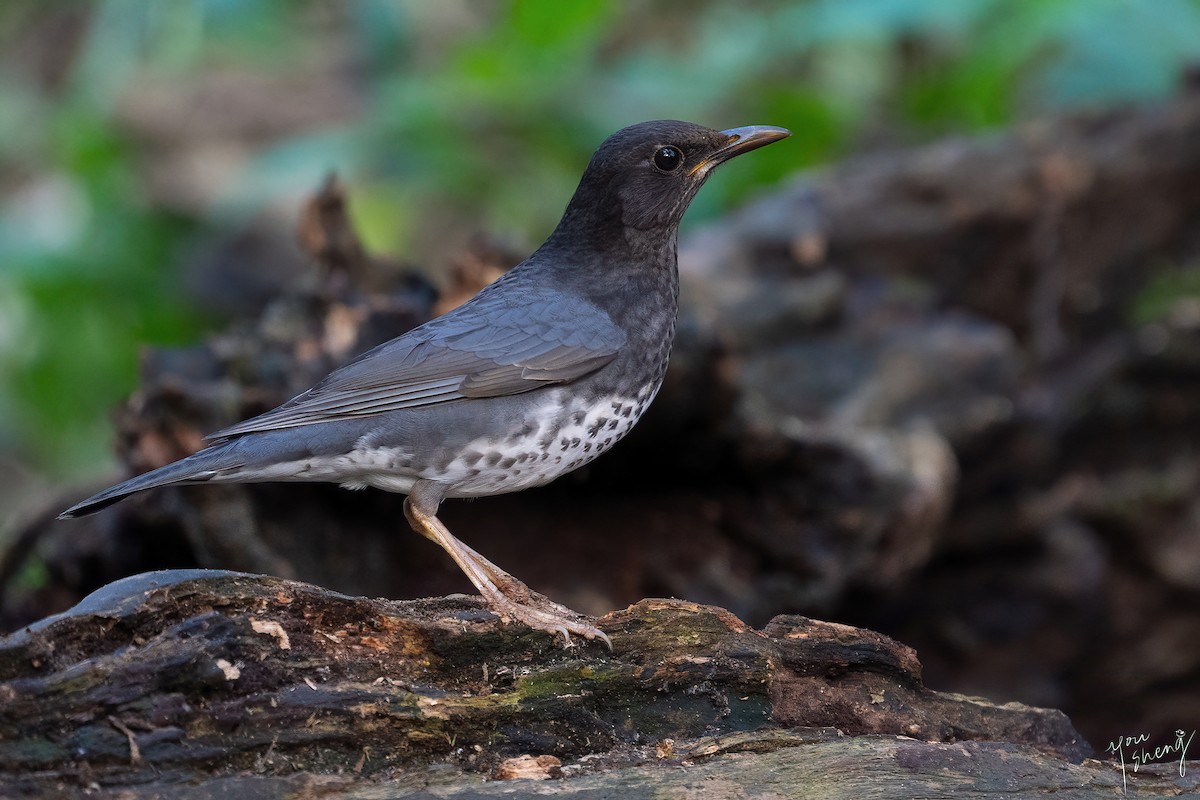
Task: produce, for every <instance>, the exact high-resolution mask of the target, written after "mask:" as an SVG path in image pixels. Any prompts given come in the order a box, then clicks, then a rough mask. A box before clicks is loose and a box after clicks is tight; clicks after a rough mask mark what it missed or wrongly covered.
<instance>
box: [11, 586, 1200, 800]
mask: <svg viewBox="0 0 1200 800" xmlns="http://www.w3.org/2000/svg"><path fill="white" fill-rule="evenodd" d="M601 625H602V627H603V628H604V629H605V630H606V632H608V633H609V634H610V635H611V636H612V638H613V642H614V644H615V652H614V653H608V652H607V651H606V650H605V649H604V648H603V647H601V646H598V645H594V644H591V645H584V646H579V647H572V648H566V649H564V648H562V647H561V646H560V645H559V644H558V643H557V642H555V641H554V640H552V639H551V638H550V637H549V636H547V635H545V634H539V633H533V632H531V631H529V630H528V629H525V628H523V627H521V626H512V625H504V624H501V623H500V622H499V621H498V620H497V619H496V618H495V617H494V615H492V614H491V613H490V612H488V611H486V610H485V609H483V608H482V607H481V605H480V603H479V602H478V601H477V600H476V599H475V598H468V597H462V596H455V597H448V598H440V599H432V600H415V601H390V600H370V599H364V598H353V597H347V596H344V595H339V594H335V593H332V592H328V591H325V590H322V589H319V588H317V587H314V586H311V585H308V584H303V583H297V582H294V581H287V580H282V579H278V578H268V577H263V576H253V575H246V574H240V573H231V572H220V571H203V570H185V571H173V572H159V573H151V574H146V575H139V576H135V577H132V578H128V579H125V580H123V581H120V582H118V583H115V584H112V585H110V586H108V587H106V588H104V589H103V590H101V591H100V592H97V593H95V594H93V595H92V596H90V597H89V598H87V599H86V600H85V601H84V602H83V603H81V604H80V605H79V606H77V607H76V608H74V609H72V610H71V611H69V612H67V613H65V614H62V615H59V616H56V617H51V618H48V619H46V620H43V621H41V622H38V623H36V624H35V625H32V626H30V627H28V628H26V629H23V630H21V631H18V632H16V633H14V634H12V635H10V636H8V637H6V638H4V639H3V640H0V698H3V704H2V706H0V780H3V781H4V782H5V783H6V785H7V786H8V789H9V791H10V792H13V793H26V794H32V793H35V792H37V791H39V790H41V791H47V790H49V789H51V788H56V789H57V788H58V787H61V788H62V789H63V790H64V791H66V790H68V789H74V790H82V789H85V788H86V787H87V786H89V785H92V784H97V785H99V786H101V787H116V786H126V787H128V788H129V793H126V794H122V795H121V796H124V797H158V796H168V795H173V794H174V792H175V791H176V790H175V789H164V788H163V785H164V784H170V783H172V782H179V781H186V782H193V783H194V782H197V781H200V782H201V786H202V787H203V788H200V789H193V790H192V791H193V792H195V793H196V794H195V796H217V795H218V794H219V793H222V792H227V791H229V790H230V787H232V786H236V785H239V783H240V784H242V785H245V786H251V785H258V786H259V787H260V789H261V790H262V791H266V790H265V789H263V788H261V787H273V788H271V790H270V791H271V792H272V793H275V792H279V793H283V796H287V792H295V793H302V792H303V791H309V790H310V789H312V790H314V791H317V789H316V787H324V788H323V789H319V791H327V790H328V791H332V790H333V789H339V790H340V789H342V788H345V787H346V781H345V780H334V781H330V780H328V779H325V778H316V777H312V778H309V779H307V781H306V782H303V783H300V782H298V779H297V778H296V777H294V776H292V777H286V778H285V777H283V776H286V775H288V774H289V773H295V772H302V773H311V774H313V775H333V774H339V773H340V774H343V775H354V776H359V777H360V778H362V779H371V782H374V783H377V784H378V785H380V786H391V787H392V788H393V789H395V790H396V791H400V790H401V789H403V788H408V789H415V788H416V787H419V786H421V785H422V784H423V783H435V784H438V785H440V786H441V787H442V790H443V791H444V792H445V793H446V794H447V795H448V796H473V793H480V794H481V796H487V795H488V794H489V791H488V788H487V787H486V786H480V785H478V783H479V781H480V780H482V779H484V778H492V779H499V780H509V779H511V780H515V779H522V778H523V779H529V778H539V779H547V778H563V777H571V778H575V777H578V776H587V775H593V776H596V778H595V781H594V782H592V783H590V784H589V783H586V782H585V783H582V784H580V783H577V782H576V781H575V780H571V781H569V782H567V783H565V784H563V785H562V791H564V792H566V793H568V794H571V793H579V792H585V793H589V792H588V791H587V790H585V788H584V787H585V786H589V785H591V786H593V787H595V790H596V791H599V792H601V794H599V795H597V796H610V794H612V793H615V792H617V791H622V792H626V791H629V790H631V789H633V788H635V787H638V786H639V785H641V789H639V791H646V790H648V789H650V788H651V787H654V786H671V785H674V784H677V783H678V777H680V775H674V776H673V775H672V772H673V770H670V769H665V768H664V767H667V766H673V765H687V766H688V767H689V769H688V770H685V771H684V772H683V773H681V774H687V773H690V772H692V771H695V769H696V765H700V767H699V774H697V775H688V780H689V781H691V782H694V781H697V780H699V781H702V782H705V783H706V782H707V781H708V780H710V779H716V780H717V784H716V785H715V786H714V787H713V788H714V791H718V792H721V791H723V792H725V793H726V796H728V795H729V793H730V792H732V791H734V789H735V788H736V787H743V788H745V789H748V790H752V791H756V792H758V791H763V790H765V788H766V786H767V785H768V784H774V785H777V786H778V787H779V790H781V791H786V792H788V793H789V794H790V793H791V791H792V790H794V789H796V788H800V787H805V788H804V791H805V792H813V791H816V789H817V787H819V786H834V785H840V784H841V785H842V788H841V789H840V790H839V791H840V792H841V794H837V795H835V796H852V795H851V794H850V792H849V789H848V787H847V786H845V785H844V777H845V774H848V773H861V771H862V770H863V769H864V768H865V767H867V766H868V765H869V764H871V763H872V762H876V761H878V762H880V763H885V764H886V765H887V766H886V770H887V771H888V772H889V774H892V775H903V776H904V780H905V781H906V782H907V784H908V785H910V786H912V787H914V789H915V787H918V786H921V785H926V784H928V785H931V786H932V785H936V784H944V785H955V784H956V783H957V784H958V785H965V784H966V782H967V781H968V780H969V781H971V782H972V784H973V786H974V787H975V789H974V791H975V792H976V793H977V794H978V795H979V796H989V795H990V794H993V793H995V792H998V791H1000V790H1001V789H1004V790H1005V791H1011V790H1012V789H1013V788H1015V787H1018V786H1019V787H1022V789H1028V790H1029V791H1046V792H1049V791H1062V790H1070V789H1075V790H1079V791H1083V790H1084V789H1086V788H1089V787H1091V788H1098V787H1109V788H1111V787H1112V786H1113V785H1114V781H1115V780H1116V779H1117V778H1115V777H1114V769H1113V767H1112V765H1108V764H1105V765H1101V764H1098V763H1095V762H1088V763H1084V764H1082V765H1081V760H1082V758H1083V757H1084V756H1085V755H1086V754H1087V753H1088V747H1087V745H1086V743H1084V742H1083V741H1082V739H1081V738H1080V737H1079V735H1078V733H1076V731H1075V730H1074V729H1073V728H1072V726H1071V724H1070V722H1069V721H1068V720H1067V718H1066V717H1065V716H1064V715H1063V714H1062V713H1061V712H1057V711H1050V710H1044V709H1037V708H1030V707H1028V706H1022V705H1020V704H1015V703H1014V704H1005V705H997V704H994V703H990V702H988V701H986V700H982V699H979V698H970V697H963V696H958V695H948V694H941V693H937V692H933V691H931V690H929V689H928V688H926V687H925V686H924V685H923V684H922V683H921V677H920V664H919V662H918V661H917V658H916V655H915V653H913V651H912V650H910V649H909V648H907V647H904V646H903V645H900V644H898V643H896V642H894V641H892V640H890V639H887V638H886V637H883V636H880V635H879V634H876V633H872V632H870V631H863V630H859V629H855V628H851V627H848V626H844V625H835V624H831V623H824V622H817V621H814V620H810V619H806V618H804V617H779V618H777V619H775V620H773V621H772V622H771V624H770V625H768V626H767V628H766V629H765V630H763V631H756V630H754V629H752V628H750V627H749V626H747V625H745V624H744V623H742V622H741V621H740V620H738V619H737V618H736V617H734V616H733V615H731V614H729V613H728V612H727V611H723V610H721V609H716V608H712V607H707V606H700V605H696V604H694V603H687V602H682V601H666V600H645V601H642V602H640V603H638V604H636V605H634V606H631V607H630V608H628V609H626V610H624V611H619V612H614V613H612V614H610V615H608V616H607V617H605V618H603V620H601ZM847 736H853V737H859V736H867V737H868V738H866V739H865V740H861V741H860V740H857V739H848V738H846V737H847ZM927 742H935V743H953V745H954V746H952V747H931V746H930V745H929V744H927ZM733 754H739V755H733ZM750 754H756V755H750ZM724 761H729V762H731V763H729V764H728V765H726V767H728V768H732V769H733V770H734V771H731V772H726V771H725V769H726V767H718V766H716V765H717V764H720V763H722V762H724ZM980 762H982V765H983V766H982V767H981V765H980ZM836 763H840V764H841V766H840V767H837V768H834V767H833V766H832V765H833V764H836ZM651 765H656V767H657V768H651ZM817 765H824V766H823V767H818V766H817ZM706 767H707V768H706ZM1031 770H1032V771H1033V773H1034V774H1033V777H1030V774H1029V773H1030V771H1031ZM608 773H613V774H614V775H615V776H616V777H615V782H610V781H607V780H604V779H602V778H600V777H599V776H602V775H605V774H608ZM822 773H823V774H822ZM249 776H264V777H249ZM718 776H719V777H718ZM817 776H820V777H817ZM860 779H862V776H861V775H860ZM1140 780H1141V783H1140V784H1139V786H1145V787H1147V788H1154V789H1162V790H1167V789H1170V788H1174V787H1182V786H1193V787H1194V786H1195V782H1194V780H1191V781H1190V782H1189V781H1182V780H1181V781H1167V780H1164V779H1163V777H1162V776H1161V775H1159V776H1158V777H1155V778H1149V779H1147V778H1145V777H1143V778H1141V779H1140ZM143 784H149V785H143ZM881 785H882V784H881ZM789 786H790V787H792V789H788V788H787V787H789ZM302 787H309V788H302ZM755 787H757V788H755ZM1005 787H1007V788H1005ZM270 796H279V795H278V794H272V795H270ZM589 796H590V793H589ZM614 796H615V795H614ZM639 796H641V795H639ZM715 796H722V795H720V794H717V795H715ZM1067 796H1071V795H1069V794H1068V795H1067Z"/></svg>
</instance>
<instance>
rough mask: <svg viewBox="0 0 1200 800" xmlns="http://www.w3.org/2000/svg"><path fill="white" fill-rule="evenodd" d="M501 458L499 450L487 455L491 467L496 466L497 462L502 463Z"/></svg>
mask: <svg viewBox="0 0 1200 800" xmlns="http://www.w3.org/2000/svg"><path fill="white" fill-rule="evenodd" d="M500 458H501V455H500V453H498V452H493V453H488V456H487V465H488V466H489V467H494V466H496V465H497V464H499V463H500Z"/></svg>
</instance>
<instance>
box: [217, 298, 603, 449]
mask: <svg viewBox="0 0 1200 800" xmlns="http://www.w3.org/2000/svg"><path fill="white" fill-rule="evenodd" d="M493 296H494V295H493V294H492V293H490V292H488V291H487V290H485V291H484V292H483V293H481V294H480V295H479V296H478V297H476V298H475V300H473V301H472V302H470V303H468V304H466V305H464V306H460V307H459V308H457V309H455V310H454V311H452V312H450V313H449V314H447V315H445V316H443V317H439V318H437V319H435V320H432V321H430V322H428V323H426V324H425V325H422V326H420V327H418V328H414V329H413V330H412V331H409V332H408V333H406V334H405V335H403V336H401V337H399V338H397V339H393V340H392V341H390V342H387V343H386V344H382V345H380V346H379V347H376V348H375V349H374V350H371V351H369V352H367V353H364V354H363V355H362V356H360V357H359V358H357V359H356V360H354V361H352V362H351V363H349V364H347V365H346V366H344V367H342V368H340V369H338V370H336V371H334V372H333V373H331V374H330V375H329V376H328V377H326V378H325V379H324V380H323V381H321V382H320V383H319V384H317V385H316V386H314V387H313V388H312V389H309V390H308V391H307V392H305V393H303V394H301V395H299V396H297V397H295V398H293V399H291V400H289V401H288V402H287V403H284V404H283V405H282V406H280V407H279V408H276V409H274V410H273V411H268V412H267V413H265V414H262V415H260V416H258V417H254V418H253V419H249V420H246V421H245V422H240V423H238V424H237V425H233V426H231V427H229V428H225V429H224V430H221V431H218V432H216V433H214V434H212V435H211V436H210V437H209V438H210V439H220V438H225V437H229V436H239V435H241V434H246V433H255V432H259V431H268V430H278V429H281V428H292V427H298V426H301V425H314V424H317V423H321V422H331V421H334V420H342V419H350V418H357V417H364V416H371V415H374V414H382V413H384V412H388V411H397V410H400V409H405V408H414V407H418V406H427V405H432V404H435V403H446V402H451V401H454V400H461V399H463V398H467V397H472V398H478V397H498V396H502V395H512V394H519V393H521V392H528V391H530V390H532V389H537V388H539V387H541V386H546V385H549V384H558V383H569V382H571V381H573V380H576V379H578V378H581V377H583V376H584V375H588V374H590V373H592V372H595V371H596V370H598V369H600V368H601V367H603V366H604V365H605V364H607V363H609V362H610V361H612V360H613V358H615V357H616V355H617V353H618V351H619V350H620V349H621V346H622V345H623V344H624V343H625V334H624V333H623V332H622V331H621V330H620V329H619V328H618V327H617V326H616V325H614V324H613V322H612V320H610V319H609V317H608V316H607V315H606V314H605V313H604V312H603V311H601V310H599V309H598V308H596V307H595V306H593V305H591V304H589V303H587V302H585V301H582V300H578V299H572V298H568V297H565V296H564V295H562V294H559V293H552V292H545V291H539V290H537V289H535V288H530V289H528V290H526V291H523V292H522V293H521V300H522V302H521V303H520V305H519V306H514V305H513V303H512V300H511V295H510V296H509V297H508V299H507V300H506V299H504V297H503V296H501V299H500V300H499V301H494V300H492V297H493Z"/></svg>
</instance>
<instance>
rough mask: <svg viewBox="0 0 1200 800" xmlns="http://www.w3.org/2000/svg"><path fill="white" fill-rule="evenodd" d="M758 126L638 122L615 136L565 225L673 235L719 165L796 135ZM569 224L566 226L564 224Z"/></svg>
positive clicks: (586, 177)
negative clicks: (722, 128) (723, 127)
mask: <svg viewBox="0 0 1200 800" xmlns="http://www.w3.org/2000/svg"><path fill="white" fill-rule="evenodd" d="M790 135H791V134H790V132H789V131H787V130H785V129H783V128H775V127H771V126H767V125H754V126H749V127H745V128H731V129H729V130H725V131H716V130H713V129H711V128H705V127H704V126H702V125H695V124H693V123H690V122H679V121H677V120H656V121H654V122H642V123H639V124H637V125H631V126H629V127H628V128H624V129H622V130H619V131H617V132H616V133H614V134H613V135H612V136H610V137H608V139H606V140H605V141H604V143H603V144H602V145H600V149H599V150H597V151H596V153H595V155H593V156H592V160H591V163H589V164H588V167H587V170H586V171H585V172H584V173H583V178H582V179H581V180H580V181H579V188H578V189H577V190H576V191H575V196H574V198H572V200H571V203H570V205H569V206H568V208H567V213H566V215H564V217H563V225H564V226H567V225H569V227H571V228H574V229H575V230H576V232H577V233H576V235H579V234H586V233H587V232H586V231H583V230H581V228H586V227H589V226H590V227H592V228H594V229H597V230H596V231H595V232H601V231H605V232H606V233H607V235H611V234H612V232H613V231H612V228H615V227H623V228H626V229H635V230H641V231H654V230H662V231H669V232H673V231H674V229H675V227H676V226H678V224H679V221H680V220H681V219H682V218H683V214H684V212H685V211H687V209H688V205H690V204H691V202H692V198H693V197H695V196H696V192H697V191H699V189H700V187H701V186H702V185H704V181H705V180H706V179H707V178H708V176H709V174H710V173H711V172H712V171H713V169H714V168H716V167H717V166H719V165H720V164H723V163H724V162H726V161H728V160H729V159H731V158H733V157H734V156H738V155H741V154H742V153H747V152H749V151H751V150H754V149H756V148H759V147H762V146H763V145H767V144H770V143H771V142H775V141H778V140H780V139H783V138H784V137H786V136H790ZM560 227H562V226H560Z"/></svg>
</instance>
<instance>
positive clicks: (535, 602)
mask: <svg viewBox="0 0 1200 800" xmlns="http://www.w3.org/2000/svg"><path fill="white" fill-rule="evenodd" d="M510 577H511V576H510ZM513 580H515V579H513ZM518 583H520V582H519V581H518ZM497 588H499V587H497ZM509 588H510V587H507V586H506V587H505V590H500V591H497V592H496V593H495V594H494V595H493V594H492V593H491V592H485V593H484V600H486V601H487V604H488V606H489V607H490V608H491V609H492V611H494V612H495V613H496V614H497V615H498V616H499V617H500V619H501V620H506V621H507V620H511V621H514V622H519V623H521V624H522V625H527V626H529V627H530V628H533V629H534V630H538V631H545V632H546V633H549V634H550V635H551V636H554V635H558V634H561V635H562V637H563V641H564V642H565V644H566V645H567V646H568V647H569V646H570V645H571V634H572V633H573V634H575V635H576V636H582V637H583V638H584V639H587V640H588V641H592V640H594V639H599V640H600V641H602V642H604V644H605V645H607V646H608V649H609V651H610V652H611V651H612V649H613V646H612V640H611V639H609V638H608V634H606V633H605V632H604V631H602V630H600V629H599V628H597V627H596V626H595V625H593V624H591V623H590V622H589V621H588V620H587V617H584V616H583V615H581V614H577V613H576V612H574V611H572V610H571V609H569V608H567V607H566V606H563V605H559V604H558V603H555V602H554V601H553V600H551V599H550V598H548V597H546V596H545V595H542V594H538V593H537V592H535V591H533V590H532V589H530V588H529V587H527V586H525V585H524V584H521V588H522V589H523V590H524V591H523V592H518V593H517V594H518V595H519V596H521V602H518V601H516V600H514V599H512V598H511V597H509V596H508V594H507V591H506V590H507V589H509Z"/></svg>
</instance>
